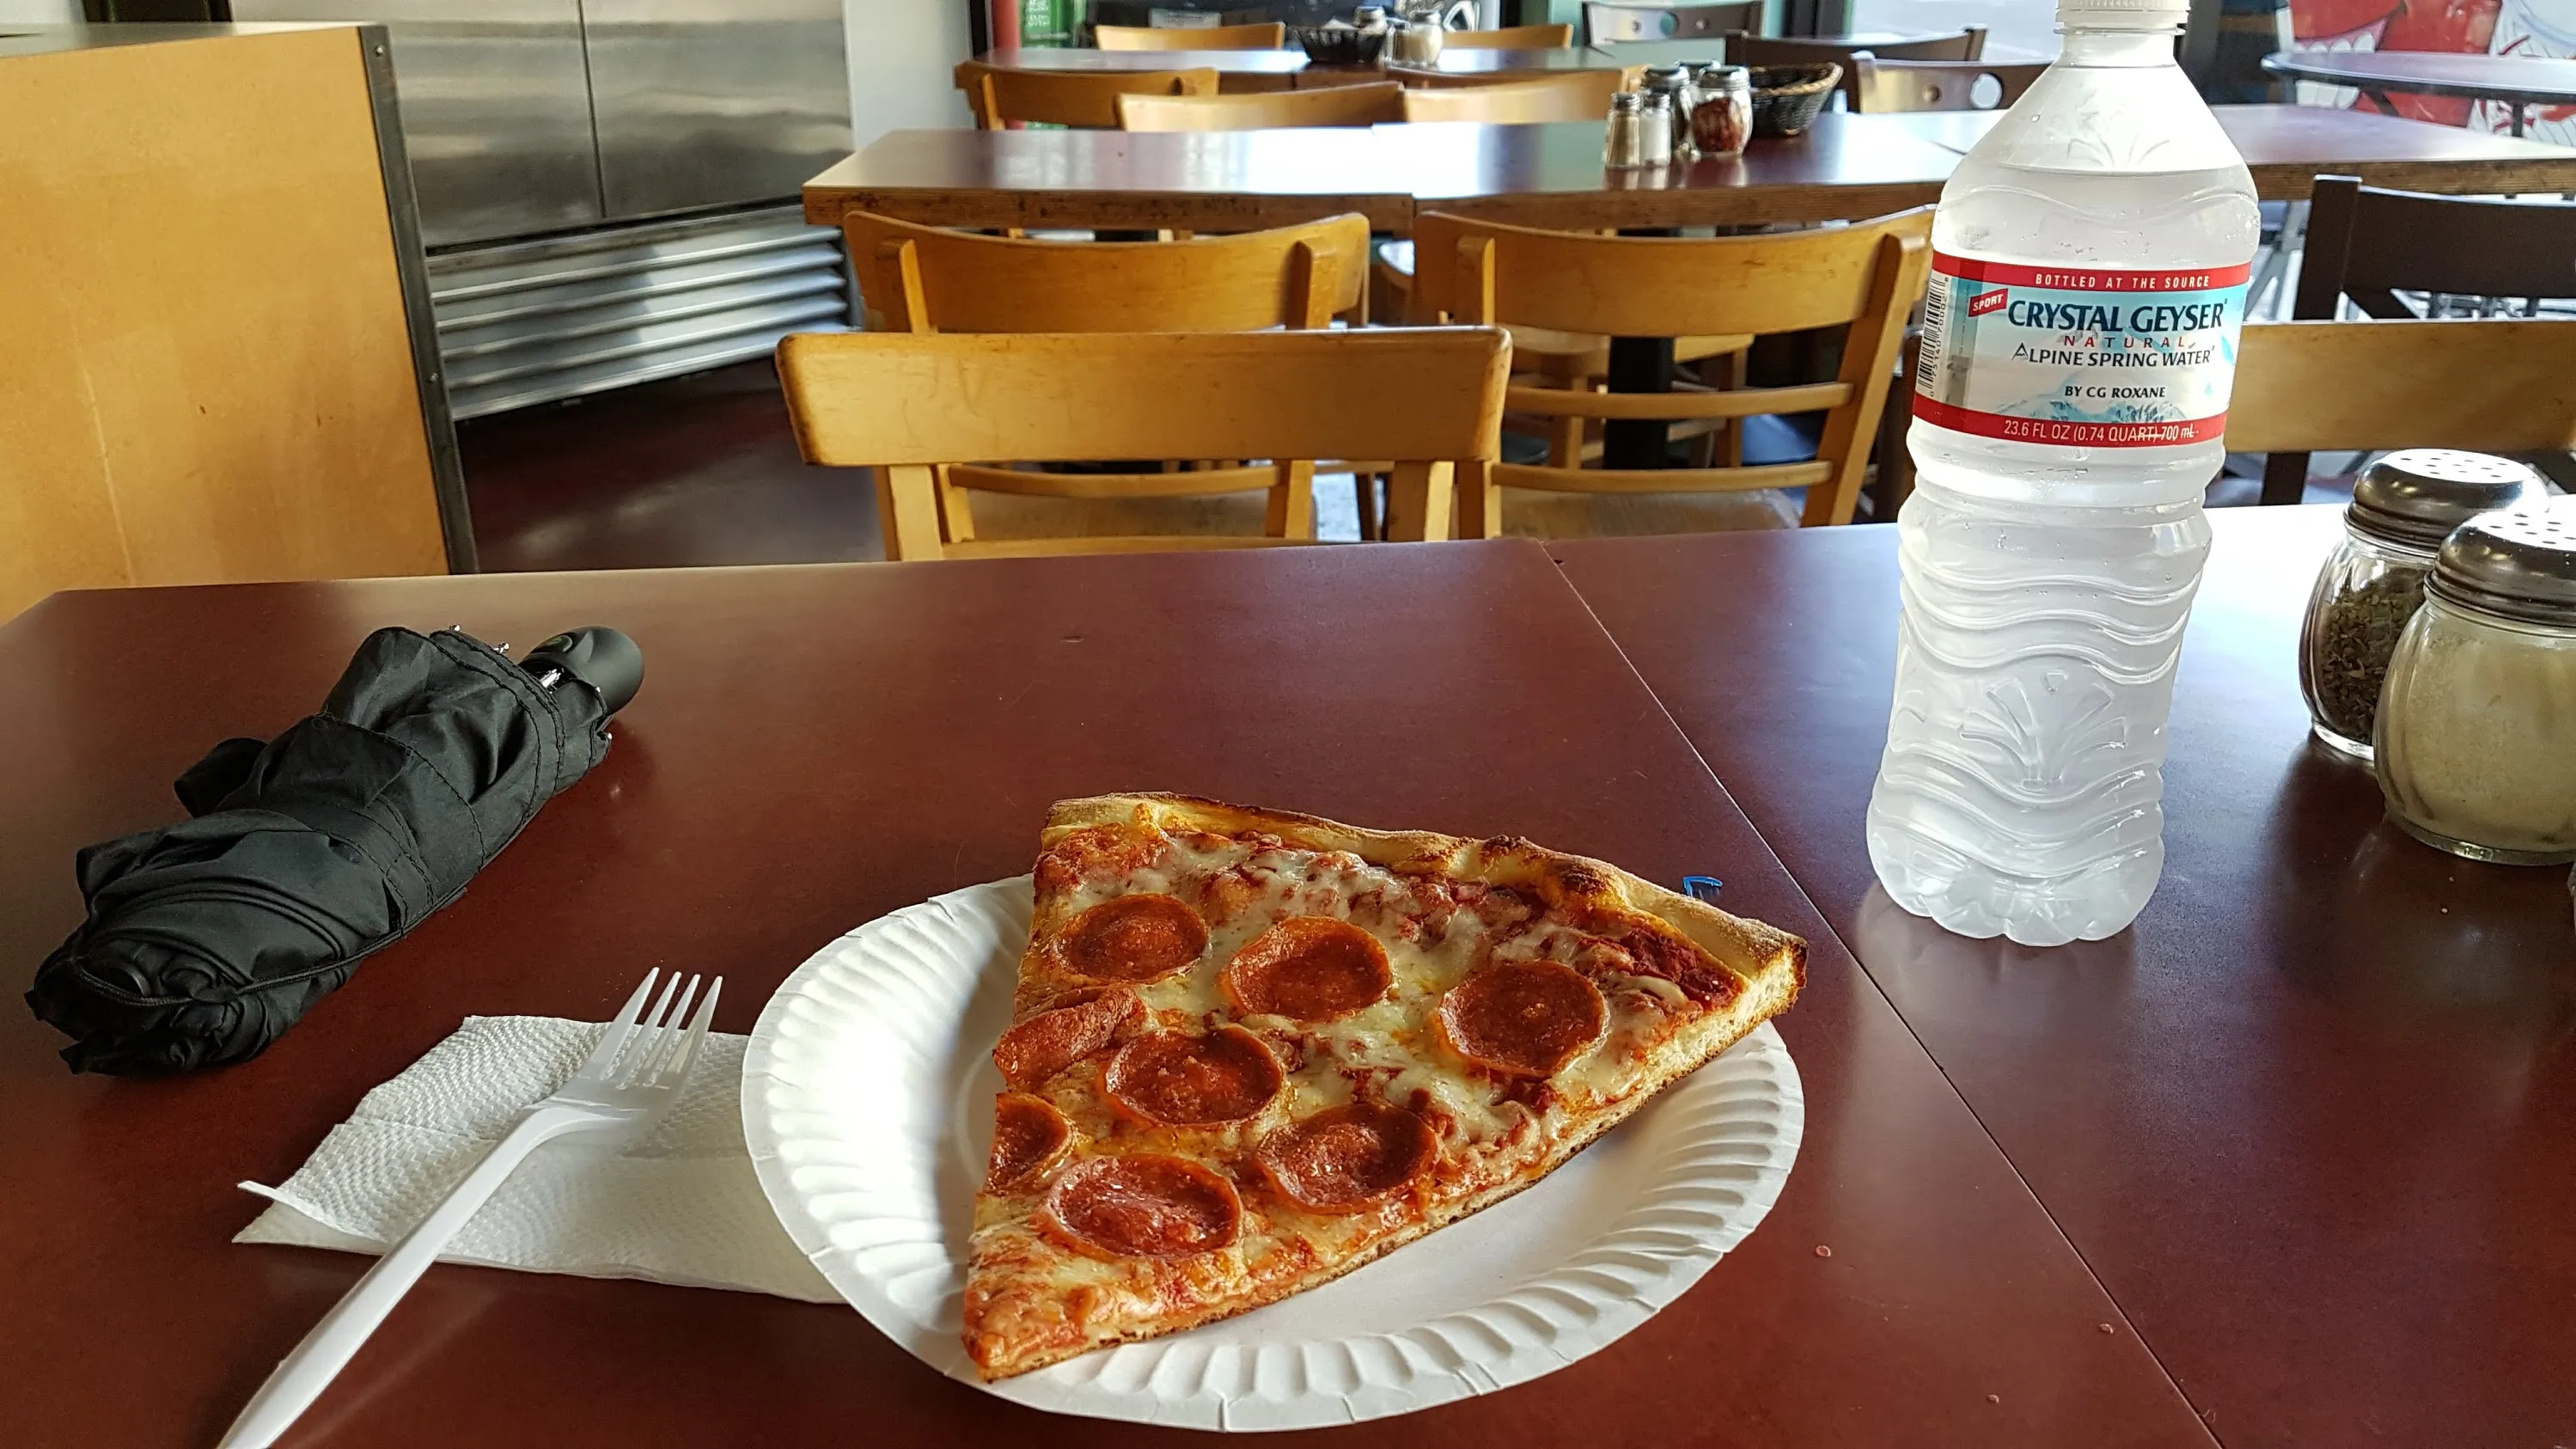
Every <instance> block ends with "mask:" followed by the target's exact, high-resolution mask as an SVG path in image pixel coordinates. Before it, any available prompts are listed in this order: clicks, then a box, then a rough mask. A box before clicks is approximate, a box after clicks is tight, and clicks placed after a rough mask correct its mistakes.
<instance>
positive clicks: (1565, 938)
mask: <svg viewBox="0 0 2576 1449" xmlns="http://www.w3.org/2000/svg"><path fill="white" fill-rule="evenodd" d="M1043 846H1044V849H1043V851H1042V853H1041V854H1040V855H1039V857H1038V863H1037V905H1036V914H1035V917H1034V920H1033V922H1032V926H1031V930H1030V934H1029V946H1028V951H1027V954H1026V955H1025V957H1024V958H1023V960H1022V962H1021V967H1020V981H1019V988H1018V992H1017V995H1016V999H1015V1002H1014V1010H1013V1013H1012V1015H1013V1021H1012V1025H1011V1026H1010V1027H1009V1029H1008V1030H1006V1031H1004V1032H1003V1033H1002V1037H1001V1040H1000V1042H999V1043H998V1044H997V1045H996V1046H995V1047H994V1050H993V1060H994V1062H995V1064H996V1065H998V1066H999V1067H1000V1068H1001V1071H1002V1077H1003V1079H1004V1083H1005V1090H1004V1091H1003V1093H1002V1094H1001V1096H1000V1098H999V1100H998V1102H997V1103H996V1105H995V1108H994V1128H993V1147H992V1153H991V1157H990V1159H989V1161H988V1163H987V1166H986V1174H985V1181H984V1185H983V1189H982V1191H981V1192H979V1193H978V1194H977V1196H976V1200H975V1232H974V1240H973V1258H972V1262H971V1264H970V1266H969V1269H968V1273H967V1281H966V1301H965V1338H966V1349H967V1352H968V1354H969V1355H970V1356H971V1357H972V1358H973V1359H974V1361H975V1365H976V1367H977V1369H978V1370H979V1371H980V1372H981V1373H982V1374H983V1376H984V1377H985V1378H986V1379H988V1380H990V1379H1001V1378H1008V1377H1010V1376H1011V1375H1013V1374H1020V1373H1026V1372H1028V1371H1029V1370H1031V1369H1035V1368H1042V1367H1044V1366H1046V1365H1048V1364H1051V1363H1055V1362H1057V1361H1058V1360H1061V1359H1066V1358H1070V1357H1072V1356H1074V1355H1076V1354H1080V1353H1085V1352H1088V1351H1089V1350H1092V1349H1095V1348H1103V1347H1106V1346H1108V1345H1111V1344H1116V1343H1124V1342H1129V1341H1132V1340H1135V1339H1141V1338H1151V1337H1154V1336H1155V1335H1157V1334H1164V1333H1171V1332H1175V1331H1177V1330H1180V1329H1184V1328H1188V1327H1191V1326H1192V1325H1194V1324H1200V1323H1206V1322H1209V1321H1211V1320H1214V1319H1218V1318H1223V1317H1226V1316H1227V1315H1229V1314H1235V1313H1241V1312H1243V1311H1245V1310H1247V1309H1251V1308H1257V1307H1259V1306H1261V1305H1262V1304H1265V1303H1270V1302H1275V1301H1277V1300H1278V1299H1281V1298H1284V1297H1286V1296H1287V1295H1289V1294H1291V1293H1296V1292H1299V1291H1301V1290H1303V1289H1307V1288H1312V1287H1315V1286H1317V1285H1318V1284H1321V1283H1324V1282H1327V1281H1329V1280H1331V1279H1333V1278H1336V1277H1339V1276H1340V1275H1341V1274H1344V1273H1347V1272H1349V1271H1350V1270H1352V1269H1353V1268H1356V1267H1358V1266H1360V1265H1361V1264H1363V1263H1366V1262H1368V1261H1369V1260H1370V1259H1372V1258H1375V1257H1377V1256H1378V1255H1379V1254H1381V1253H1384V1252H1386V1251H1387V1250H1388V1249H1390V1248H1394V1247H1397V1246H1399V1245H1401V1244H1403V1243H1407V1242H1410V1241H1412V1240H1413V1239H1415V1238H1418V1237H1420V1236H1422V1235H1423V1234H1424V1233H1427V1232H1430V1231H1431V1230H1433V1229H1434V1228H1438V1227H1441V1226H1442V1225H1444V1224H1447V1223H1452V1222H1456V1221H1457V1220H1458V1219H1460V1218H1463V1217H1465V1216H1467V1215H1468V1214H1470V1213H1473V1212H1475V1211H1477V1210H1478V1209H1480V1208H1483V1207H1486V1206H1488V1205H1490V1204H1492V1203H1495V1202H1499V1201H1501V1200H1502V1199H1503V1198H1506V1197H1509V1196H1510V1195H1511V1194H1513V1193H1515V1192H1518V1191H1519V1190H1521V1189H1522V1188H1525V1187H1527V1186H1529V1185H1530V1184H1531V1183H1534V1182H1537V1181H1538V1180H1539V1179H1541V1178H1543V1177H1545V1176H1547V1174H1548V1173H1550V1172H1552V1171H1554V1170H1555V1169H1556V1168H1557V1167H1558V1166H1559V1165H1560V1164H1562V1163H1564V1162H1565V1160H1566V1159H1567V1158H1569V1157H1571V1156H1573V1155H1574V1154H1575V1153H1576V1152H1577V1151H1579V1150H1581V1149H1582V1148H1583V1146H1584V1145H1585V1144H1587V1143H1589V1142H1591V1141H1592V1140H1593V1139H1594V1138H1596V1137H1598V1136H1600V1135H1601V1134H1602V1133H1603V1132H1605V1131H1607V1130H1609V1129H1610V1128H1611V1127H1613V1126H1615V1125H1617V1124H1618V1123H1619V1122H1620V1121H1621V1120H1623V1119H1625V1118H1626V1117H1627V1116H1628V1115H1629V1114H1630V1113H1632V1112H1634V1111H1636V1110H1637V1109H1638V1108H1639V1107H1641V1106H1643V1105H1645V1103H1646V1102H1647V1100H1648V1099H1650V1098H1652V1097H1653V1096H1654V1095H1655V1094H1656V1093H1657V1092H1659V1091H1661V1090H1663V1089H1664V1088H1665V1087H1667V1086H1669V1085H1671V1084H1672V1083H1673V1082H1675V1081H1677V1080H1679V1079H1680V1078H1682V1077H1683V1076H1686V1075H1688V1074H1689V1073H1690V1072H1691V1071H1692V1070H1694V1069H1695V1068H1697V1067H1699V1066H1700V1065H1701V1064H1702V1063H1704V1062H1706V1061H1708V1060H1709V1059H1710V1058H1711V1057H1714V1056H1716V1055H1717V1054H1718V1053H1719V1052H1721V1051H1723V1050H1725V1049H1726V1047H1727V1046H1728V1045H1729V1044H1731V1043H1732V1042H1734V1041H1735V1040H1736V1039H1737V1038H1738V1037H1741V1036H1742V1035H1744V1033H1746V1032H1748V1031H1750V1030H1752V1029H1753V1027H1754V1026H1755V1025H1756V1024H1758V1023H1759V1022H1761V1021H1762V1020H1763V1019H1765V1018H1767V1017H1769V1016H1772V1015H1774V1014H1776V1013H1778V1012H1779V1011H1781V1010H1783V1009H1785V1008H1786V1007H1787V1006H1788V1005H1789V1003H1790V1002H1791V1000H1792V999H1794V998H1795V997H1796V996H1797V994H1798V987H1799V984H1800V982H1801V981H1802V980H1803V979H1804V976H1805V955H1806V949H1805V946H1804V944H1803V943H1802V942H1800V941H1799V940H1798V938H1796V937H1794V936H1790V935H1787V934H1785V933H1783V932H1780V931H1776V930H1773V929H1772V928H1770V927H1768V926H1764V925H1761V924H1759V923H1757V922H1753V921H1747V920H1742V919H1739V918H1737V917H1735V916H1731V915H1728V914H1727V913H1725V912H1723V911H1720V910H1717V909H1715V908H1714V907H1711V906H1708V905H1704V904H1702V903H1701V902H1699V901H1696V900H1692V899H1690V898H1689V897H1687V896H1681V895H1676V894H1674V893H1673V892H1671V891H1667V890H1664V889H1662V888H1660V887H1657V886H1655V885H1652V884H1649V883H1648V882H1646V881H1643V880H1639V879H1638V878H1636V877H1635V876H1632V875H1629V874H1627V873H1625V872H1623V871H1620V870H1618V869H1616V868H1614V867H1612V866H1608V865H1604V864H1602V863H1600V862H1599V861H1594V860H1586V859H1583V858H1582V857H1579V856H1572V855H1562V854H1559V853H1557V852H1555V851H1550V850H1543V849H1541V848H1539V847H1537V846H1535V845H1532V844H1530V843H1528V842H1527V841H1523V840H1517V839H1511V838H1503V839H1496V840H1484V841H1471V840H1461V839H1457V838H1454V837H1451V836H1445V835H1430V834H1422V833H1405V834H1389V833H1384V832H1380V831H1373V830H1360V829H1355V828H1353V827H1351V826H1346V825H1337V824H1335V823H1333V822H1331V821H1329V820H1319V819H1316V818H1314V817H1312V816H1304V815H1288V814H1280V813H1276V812H1271V811H1263V810H1251V809H1243V808H1239V807H1235V806H1230V805H1220V804H1217V803H1215V802H1214V801H1208V800H1197V799H1191V798H1187V797H1182V796H1173V795H1113V796H1102V797H1099V798H1095V799H1089V800H1072V801H1066V802H1064V803H1062V804H1059V805H1057V806H1056V807H1055V809H1054V810H1053V811H1052V812H1051V813H1050V814H1049V817H1048V822H1047V827H1046V833H1045V835H1044V837H1043Z"/></svg>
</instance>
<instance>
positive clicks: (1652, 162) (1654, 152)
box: [1637, 91, 1673, 168]
mask: <svg viewBox="0 0 2576 1449" xmlns="http://www.w3.org/2000/svg"><path fill="white" fill-rule="evenodd" d="M1637 117H1638V120H1637V165H1638V166H1640V167H1644V168H1651V167H1657V166H1670V165H1672V164H1673V98H1672V97H1671V96H1669V95H1666V94H1665V93H1664V92H1662V91H1647V92H1646V93H1645V94H1643V95H1641V96H1639V97H1638V98H1637Z"/></svg>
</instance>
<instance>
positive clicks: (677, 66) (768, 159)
mask: <svg viewBox="0 0 2576 1449" xmlns="http://www.w3.org/2000/svg"><path fill="white" fill-rule="evenodd" d="M582 15H583V20H584V21H585V22H586V24H587V25H588V28H589V36H590V83H591V93H592V97H593V100H594V113H595V115H596V116H597V120H598V129H599V177H600V195H601V199H602V200H603V201H604V203H605V204H606V206H607V209H608V215H609V216H610V217H611V218H626V217H637V216H652V215H656V214H658V213H662V212H670V211H679V210H684V209H687V208H690V207H700V206H719V205H724V204H726V203H731V202H745V201H761V200H774V199H776V198H780V197H792V196H794V195H796V194H797V191H798V189H799V188H800V187H802V186H803V185H804V184H805V180H806V178H808V177H810V176H812V175H814V174H815V173H816V172H818V171H821V170H823V169H824V168H825V167H827V166H829V165H831V164H832V163H833V162H835V161H838V160H840V159H841V158H842V157H843V156H845V155H847V154H849V151H850V74H849V68H848V66H847V64H846V63H845V62H844V61H843V58H842V50H841V0H586V3H585V4H584V5H583V7H582Z"/></svg>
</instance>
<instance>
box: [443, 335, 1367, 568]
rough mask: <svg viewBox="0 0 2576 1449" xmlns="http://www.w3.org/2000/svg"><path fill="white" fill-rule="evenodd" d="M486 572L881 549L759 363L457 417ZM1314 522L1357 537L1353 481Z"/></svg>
mask: <svg viewBox="0 0 2576 1449" xmlns="http://www.w3.org/2000/svg"><path fill="white" fill-rule="evenodd" d="M456 434H457V442H458V445H459V448H460V449H461V451H462V452H463V454H464V463H465V487H466V493H467V495H468V497H469V498H470V500H471V501H472V504H473V510H474V538H475V543H476V545H477V546H478V547H479V549H480V551H481V553H482V561H483V567H484V569H485V570H486V571H487V572H493V573H515V572H524V571H536V570H548V569H621V568H670V567H686V566H692V565H711V564H760V563H829V562H836V561H840V560H847V559H877V558H883V557H884V556H885V550H884V545H883V543H882V541H881V540H880V539H879V537H878V534H877V512H876V497H875V494H874V491H873V489H872V486H871V484H870V482H869V480H868V477H867V475H866V474H865V473H862V472H857V471H853V470H847V469H835V468H809V467H807V466H806V465H805V463H804V461H803V460H802V459H800V458H798V457H797V456H796V441H795V438H794V437H793V435H791V434H790V433H789V431H788V426H787V404H786V402H785V400H784V399H783V398H782V397H781V396H780V394H779V391H778V374H777V372H776V371H775V370H774V369H772V367H771V366H770V364H769V363H768V362H767V361H766V360H761V361H754V362H744V363H737V364H735V365H734V366H731V367H726V368H719V369H717V370H716V371H714V372H705V373H699V374H697V375H696V376H694V377H683V378H675V379H672V380H670V381H667V382H655V383H646V384H644V385H642V386H640V387H632V388H627V389H624V390H622V391H619V392H612V393H603V394H601V395H599V396H597V397H593V398H586V399H581V400H578V401H574V402H568V403H559V404H554V405H551V406H547V407H538V408H528V409H525V410H522V411H520V412H514V413H503V414H500V415H497V416H494V417H488V418H475V419H472V420H469V421H467V422H463V423H459V424H458V425H457V428H456ZM1315 514H1316V518H1315V526H1316V532H1317V533H1319V534H1320V535H1322V536H1323V537H1325V538H1334V539H1357V538H1358V537H1359V512H1358V505H1357V503H1356V501H1355V500H1354V498H1353V496H1352V493H1351V488H1350V485H1349V484H1348V483H1347V482H1346V481H1344V480H1342V479H1340V478H1327V479H1321V480H1318V484H1317V487H1316V489H1315Z"/></svg>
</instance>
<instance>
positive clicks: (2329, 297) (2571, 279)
mask: <svg viewBox="0 0 2576 1449" xmlns="http://www.w3.org/2000/svg"><path fill="white" fill-rule="evenodd" d="M2400 290H2404V291H2409V292H2437V293H2448V294H2451V295H2456V296H2472V297H2520V298H2540V297H2570V296H2576V205H2569V204H2567V203H2564V202H2542V201H2482V200H2473V199H2469V198H2466V197H2456V196H2425V195H2421V194H2419V193H2416V192H2412V191H2385V190H2381V189H2380V188H2378V187H2374V186H2364V185H2362V184H2361V182H2360V181H2359V180H2357V179H2356V178H2354V177H2350V176H2320V177H2318V178H2317V179H2316V184H2315V190H2314V193H2313V195H2312V197H2311V199H2310V204H2309V208H2308V241H2307V251H2306V255H2305V257H2304V258H2303V259H2302V260H2301V262H2300V264H2299V289H2298V292H2297V294H2296V295H2295V296H2294V297H2292V299H2291V303H2290V315H2291V316H2292V317H2296V318H2306V319H2326V318H2332V317H2335V316H2337V315H2339V314H2340V312H2341V310H2342V308H2341V305H2340V304H2341V300H2342V299H2343V298H2345V297H2350V298H2351V299H2352V301H2353V305H2354V306H2356V307H2358V308H2360V309H2361V311H2362V312H2363V313H2364V314H2365V315H2367V316H2371V317H2380V318H2392V319H2403V318H2411V317H2413V316H2414V315H2415V314H2414V312H2413V311H2412V310H2411V309H2409V308H2408V307H2407V305H2406V304H2405V303H2404V302H2402V301H2400V300H2398V297H2397V295H2396V294H2397V292H2398V291H2400ZM2422 381H2423V382H2425V383H2426V384H2428V385H2438V384H2441V383H2443V382H2446V381H2448V379H2442V378H2425V379H2422ZM2337 450H2338V451H2340V445H2338V447H2337ZM2307 478H2308V456H2307V454H2306V453H2305V452H2303V451H2293V450H2283V451H2280V452H2276V453H2273V454H2272V456H2271V457H2270V458H2269V459H2267V460H2265V463H2264V466H2263V501H2264V502H2265V503H2296V502H2298V501H2299V499H2300V497H2301V496H2302V494H2303V493H2304V492H2305V491H2306V486H2307Z"/></svg>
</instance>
